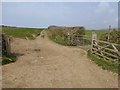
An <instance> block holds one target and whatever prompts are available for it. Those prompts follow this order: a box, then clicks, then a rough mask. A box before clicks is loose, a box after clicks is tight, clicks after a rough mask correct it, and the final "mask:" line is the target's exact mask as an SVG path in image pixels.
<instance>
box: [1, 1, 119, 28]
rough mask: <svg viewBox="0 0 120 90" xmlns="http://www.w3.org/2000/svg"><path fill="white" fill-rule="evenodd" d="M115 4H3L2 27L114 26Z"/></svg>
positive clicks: (116, 4) (116, 19) (116, 21)
mask: <svg viewBox="0 0 120 90" xmlns="http://www.w3.org/2000/svg"><path fill="white" fill-rule="evenodd" d="M117 23H118V3H117V2H56V3H55V2H3V3H2V24H4V25H13V26H19V27H48V26H49V25H59V26H84V27H85V28H86V29H104V28H108V26H109V25H112V27H117V26H118V24H117Z"/></svg>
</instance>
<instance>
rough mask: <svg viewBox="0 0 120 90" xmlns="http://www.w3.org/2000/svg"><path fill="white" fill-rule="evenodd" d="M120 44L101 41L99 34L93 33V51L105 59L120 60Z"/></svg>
mask: <svg viewBox="0 0 120 90" xmlns="http://www.w3.org/2000/svg"><path fill="white" fill-rule="evenodd" d="M119 49H120V45H119V44H115V43H110V42H106V41H101V40H98V39H97V34H96V33H92V44H91V52H92V54H94V55H96V56H97V57H98V58H102V59H104V60H111V61H118V60H120V50H119Z"/></svg>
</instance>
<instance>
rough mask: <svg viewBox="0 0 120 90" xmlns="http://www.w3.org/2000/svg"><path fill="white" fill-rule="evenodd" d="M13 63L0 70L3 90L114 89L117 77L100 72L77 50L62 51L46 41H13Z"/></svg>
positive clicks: (64, 49)
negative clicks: (15, 60) (14, 54)
mask: <svg viewBox="0 0 120 90" xmlns="http://www.w3.org/2000/svg"><path fill="white" fill-rule="evenodd" d="M12 51H13V52H15V53H17V55H18V60H17V62H15V63H12V64H8V65H5V66H3V68H2V69H3V72H2V73H3V87H7V88H60V87H61V88H65V87H69V88H110V87H112V88H114V87H118V79H117V75H116V74H113V73H111V72H108V71H106V70H102V69H101V68H100V67H98V66H96V65H95V64H94V63H93V62H91V61H90V60H88V59H87V58H86V53H85V51H83V50H82V49H80V48H75V47H74V48H73V47H66V46H61V45H58V44H56V43H54V42H52V41H50V40H49V39H48V38H47V37H45V38H42V37H40V36H39V37H37V38H36V39H35V40H24V39H14V41H13V43H12Z"/></svg>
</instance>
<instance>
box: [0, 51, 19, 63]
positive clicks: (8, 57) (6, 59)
mask: <svg viewBox="0 0 120 90" xmlns="http://www.w3.org/2000/svg"><path fill="white" fill-rule="evenodd" d="M16 60H17V57H16V56H15V55H14V54H6V53H3V54H2V61H1V62H0V63H1V64H2V65H5V64H9V63H13V62H15V61H16Z"/></svg>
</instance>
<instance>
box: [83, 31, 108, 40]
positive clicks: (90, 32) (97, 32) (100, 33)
mask: <svg viewBox="0 0 120 90" xmlns="http://www.w3.org/2000/svg"><path fill="white" fill-rule="evenodd" d="M92 32H95V33H96V34H97V36H98V38H99V37H100V36H101V35H102V34H104V33H106V32H107V30H86V31H85V34H86V35H88V36H92Z"/></svg>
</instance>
